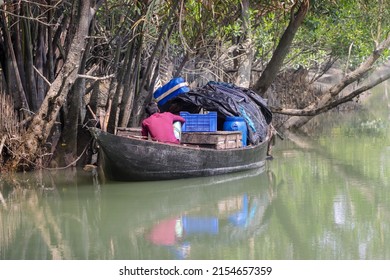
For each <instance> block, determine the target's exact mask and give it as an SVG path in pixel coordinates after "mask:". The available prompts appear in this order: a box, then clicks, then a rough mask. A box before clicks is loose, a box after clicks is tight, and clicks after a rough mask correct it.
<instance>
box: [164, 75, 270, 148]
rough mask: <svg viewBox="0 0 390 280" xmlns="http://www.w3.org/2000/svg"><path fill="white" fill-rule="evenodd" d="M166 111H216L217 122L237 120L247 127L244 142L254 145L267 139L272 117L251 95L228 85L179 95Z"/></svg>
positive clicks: (261, 101) (214, 84)
mask: <svg viewBox="0 0 390 280" xmlns="http://www.w3.org/2000/svg"><path fill="white" fill-rule="evenodd" d="M169 106H170V107H169V111H171V112H174V113H178V112H179V111H188V112H190V113H199V111H200V110H201V109H202V108H203V109H205V110H207V111H216V112H217V113H218V118H219V119H220V118H223V119H224V118H225V117H226V116H240V117H243V118H244V119H245V121H246V124H247V127H248V142H249V143H250V144H257V143H259V142H261V141H263V140H264V139H265V138H266V136H267V127H268V125H269V124H270V123H271V120H272V113H271V111H270V110H269V108H268V106H267V102H266V100H265V99H263V98H262V97H261V96H259V95H258V94H256V93H255V92H254V91H252V90H250V89H247V88H241V87H238V86H236V85H233V84H229V83H221V82H209V83H207V84H206V85H205V86H203V87H200V88H196V89H193V90H190V91H189V92H187V93H185V94H181V95H179V96H177V97H175V98H174V99H172V100H171V102H170V103H169Z"/></svg>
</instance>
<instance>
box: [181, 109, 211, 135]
mask: <svg viewBox="0 0 390 280" xmlns="http://www.w3.org/2000/svg"><path fill="white" fill-rule="evenodd" d="M180 116H182V117H183V118H184V119H185V120H186V122H185V123H184V124H183V127H182V132H214V131H217V112H209V113H207V114H190V113H188V112H180Z"/></svg>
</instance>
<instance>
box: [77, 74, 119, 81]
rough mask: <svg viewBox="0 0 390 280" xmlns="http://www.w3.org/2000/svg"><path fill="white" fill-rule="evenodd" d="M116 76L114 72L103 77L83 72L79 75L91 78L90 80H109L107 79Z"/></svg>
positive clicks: (78, 76)
mask: <svg viewBox="0 0 390 280" xmlns="http://www.w3.org/2000/svg"><path fill="white" fill-rule="evenodd" d="M114 77H115V75H114V74H111V75H108V76H103V77H95V76H90V75H82V74H78V75H77V78H82V79H90V80H94V81H100V80H107V79H110V78H114Z"/></svg>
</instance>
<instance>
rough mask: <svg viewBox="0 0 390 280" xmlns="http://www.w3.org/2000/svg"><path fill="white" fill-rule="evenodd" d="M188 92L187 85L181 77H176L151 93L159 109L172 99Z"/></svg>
mask: <svg viewBox="0 0 390 280" xmlns="http://www.w3.org/2000/svg"><path fill="white" fill-rule="evenodd" d="M189 91H190V89H189V87H188V83H186V82H185V81H184V79H183V78H182V77H178V78H173V79H172V80H170V81H169V82H168V83H166V84H165V85H163V86H162V87H160V88H158V89H157V90H156V91H155V92H154V93H153V97H154V99H156V101H157V104H158V105H159V106H160V107H161V106H163V105H164V104H165V103H167V102H168V101H169V100H171V99H172V98H174V97H176V96H178V95H179V94H182V93H186V92H189Z"/></svg>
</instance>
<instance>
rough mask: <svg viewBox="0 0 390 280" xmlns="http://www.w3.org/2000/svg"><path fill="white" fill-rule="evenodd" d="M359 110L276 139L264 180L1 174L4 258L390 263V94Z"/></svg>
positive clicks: (0, 249) (0, 247)
mask: <svg viewBox="0 0 390 280" xmlns="http://www.w3.org/2000/svg"><path fill="white" fill-rule="evenodd" d="M387 88H388V89H389V88H390V87H387ZM363 104H364V107H365V108H366V109H365V110H356V111H353V112H348V113H343V112H338V113H337V112H333V113H328V114H326V115H324V116H322V117H320V118H317V119H316V120H315V121H316V122H318V123H317V127H319V128H318V129H317V130H316V132H315V133H311V135H310V137H307V136H302V135H286V138H285V140H283V141H281V140H278V141H277V143H276V146H275V147H274V150H273V155H274V159H273V160H270V161H267V164H266V166H265V167H264V169H262V170H254V171H251V172H243V173H237V174H231V175H227V176H216V177H209V178H197V179H186V180H175V181H163V182H143V183H119V182H115V183H113V182H104V181H102V180H101V179H100V178H99V177H98V176H94V175H93V174H91V173H87V172H84V171H82V170H78V171H77V170H58V171H55V172H53V171H52V172H49V171H45V172H34V173H26V174H18V175H17V176H12V177H7V176H5V175H3V176H2V177H0V259H8V260H17V259H24V260H33V259H38V260H46V259H73V260H89V259H91V260H95V259H103V260H108V259H134V260H135V259H137V260H150V259H162V260H170V259H193V260H202V259H204V260H208V259H225V260H235V259H237V260H249V259H264V260H295V259H322V260H323V259H331V260H337V259H348V260H357V259H390V178H389V177H390V136H389V125H388V123H389V120H390V108H389V106H390V97H389V96H388V94H387V91H386V88H385V87H378V88H377V89H375V91H374V93H373V94H371V95H370V96H369V97H368V98H366V99H365V100H364V102H363Z"/></svg>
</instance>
